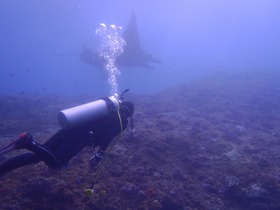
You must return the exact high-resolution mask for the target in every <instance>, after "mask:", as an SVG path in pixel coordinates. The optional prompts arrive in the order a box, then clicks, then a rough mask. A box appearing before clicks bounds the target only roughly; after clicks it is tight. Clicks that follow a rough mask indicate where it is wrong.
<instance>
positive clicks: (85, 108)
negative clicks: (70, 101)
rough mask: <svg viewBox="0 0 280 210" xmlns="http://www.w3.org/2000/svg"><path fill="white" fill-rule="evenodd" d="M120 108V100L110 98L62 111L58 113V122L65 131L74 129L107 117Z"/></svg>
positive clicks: (114, 97)
mask: <svg viewBox="0 0 280 210" xmlns="http://www.w3.org/2000/svg"><path fill="white" fill-rule="evenodd" d="M118 107H119V100H118V98H117V97H116V96H110V97H106V98H102V99H99V100H96V101H93V102H90V103H86V104H82V105H79V106H75V107H72V108H69V109H65V110H62V111H60V112H59V113H58V122H59V125H60V126H61V127H62V128H64V129H68V128H73V127H75V126H78V125H81V124H85V123H88V122H90V121H92V120H95V119H98V118H99V117H102V116H104V115H107V114H109V113H110V112H111V111H116V110H118Z"/></svg>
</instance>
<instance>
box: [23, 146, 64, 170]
mask: <svg viewBox="0 0 280 210" xmlns="http://www.w3.org/2000/svg"><path fill="white" fill-rule="evenodd" d="M26 149H28V150H29V151H31V152H34V153H35V154H36V155H37V156H38V157H39V158H40V159H42V160H43V161H44V162H45V163H46V165H47V166H48V167H50V168H57V167H59V166H60V164H59V162H58V161H57V159H56V157H55V156H54V154H53V153H52V152H51V151H49V150H48V149H47V148H46V147H44V146H42V145H41V144H39V143H37V142H35V141H33V143H32V146H29V147H28V148H26Z"/></svg>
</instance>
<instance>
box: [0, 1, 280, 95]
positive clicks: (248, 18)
mask: <svg viewBox="0 0 280 210" xmlns="http://www.w3.org/2000/svg"><path fill="white" fill-rule="evenodd" d="M279 9H280V3H279V1H277V0H269V1H267V0H258V1H255V0H248V1H243V0H230V1H222V0H214V1H196V0H191V1H185V0H176V2H174V1H171V0H165V1H159V0H153V1H148V0H134V1H133V0H120V1H112V0H97V1H91V0H85V1H77V0H69V1H67V3H66V2H65V1H54V0H52V1H36V0H28V1H22V0H13V1H10V0H2V1H1V2H0V28H1V29H0V30H1V32H0V34H1V35H0V71H1V74H0V94H7V93H13V94H20V93H39V94H64V95H81V94H93V95H97V96H103V95H108V94H109V93H110V86H109V84H108V82H107V80H106V79H104V72H102V71H101V70H100V69H97V68H95V67H92V66H89V65H87V64H85V63H83V62H82V61H80V60H79V58H78V56H75V55H72V56H70V55H69V56H64V54H71V53H80V52H82V49H83V47H89V48H91V49H93V50H96V49H97V47H98V45H99V43H98V39H97V37H96V34H95V30H96V26H97V24H98V23H100V22H104V23H107V24H116V25H121V26H123V27H126V25H127V24H128V21H129V18H130V14H131V11H132V10H134V11H135V14H136V18H137V21H138V31H139V37H140V42H141V45H142V49H143V50H144V51H145V52H147V53H150V54H152V55H153V56H155V57H156V58H159V59H160V60H162V61H163V63H162V64H156V65H154V69H153V70H150V69H145V68H140V67H137V68H122V69H120V71H121V72H122V73H121V75H120V77H119V78H118V83H119V84H118V85H119V88H120V90H123V89H125V88H130V89H131V90H132V91H133V92H134V93H137V94H151V93H155V92H159V91H161V90H164V89H165V88H167V87H171V86H173V85H177V84H180V83H184V82H185V81H189V80H194V79H197V78H202V77H205V76H207V75H209V74H211V73H212V72H216V71H251V70H258V71H259V70H263V71H266V70H277V68H278V66H279V64H280V60H279V54H280V40H279V37H280V24H279V22H280V15H279Z"/></svg>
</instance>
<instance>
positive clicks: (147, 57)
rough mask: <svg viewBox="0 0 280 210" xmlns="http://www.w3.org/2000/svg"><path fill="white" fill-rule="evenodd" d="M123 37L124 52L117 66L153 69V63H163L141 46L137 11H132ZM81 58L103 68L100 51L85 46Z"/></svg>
mask: <svg viewBox="0 0 280 210" xmlns="http://www.w3.org/2000/svg"><path fill="white" fill-rule="evenodd" d="M123 38H124V40H125V41H126V45H125V46H124V50H123V53H122V54H121V55H120V56H119V57H118V58H117V61H116V64H117V67H119V68H121V67H144V68H149V69H153V67H152V66H151V65H150V64H151V63H162V62H161V61H160V60H158V59H156V58H155V57H153V56H152V55H151V54H148V53H146V52H144V51H143V50H142V48H141V44H140V40H139V35H138V28H137V21H136V16H135V13H134V12H132V14H131V18H130V21H129V24H128V26H127V27H126V28H125V31H124V33H123ZM80 59H81V60H82V61H83V62H85V63H87V64H89V65H92V66H95V67H98V68H103V66H104V62H105V61H104V59H103V58H102V57H101V56H99V54H98V52H94V51H92V50H91V49H89V48H87V47H84V49H83V52H82V53H81V54H80Z"/></svg>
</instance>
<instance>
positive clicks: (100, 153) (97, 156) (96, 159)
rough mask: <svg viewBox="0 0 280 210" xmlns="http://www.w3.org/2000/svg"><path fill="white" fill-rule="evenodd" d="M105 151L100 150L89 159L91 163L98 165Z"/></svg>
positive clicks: (91, 164) (93, 165)
mask: <svg viewBox="0 0 280 210" xmlns="http://www.w3.org/2000/svg"><path fill="white" fill-rule="evenodd" d="M103 154H104V151H103V150H99V151H98V152H97V153H96V154H95V155H94V156H92V157H91V158H90V160H89V165H90V166H92V167H95V166H97V165H98V163H99V162H100V160H101V159H102V158H103Z"/></svg>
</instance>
